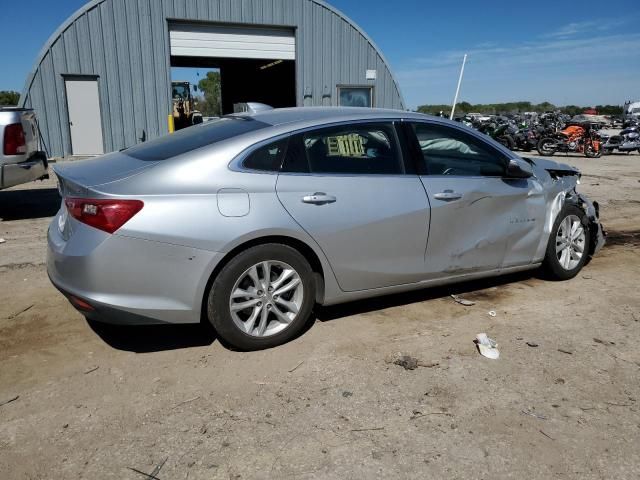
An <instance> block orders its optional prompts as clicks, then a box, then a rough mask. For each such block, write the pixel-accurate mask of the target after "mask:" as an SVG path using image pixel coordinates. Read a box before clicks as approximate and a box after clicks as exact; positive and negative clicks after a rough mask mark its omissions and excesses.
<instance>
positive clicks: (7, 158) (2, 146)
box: [0, 107, 48, 190]
mask: <svg viewBox="0 0 640 480" xmlns="http://www.w3.org/2000/svg"><path fill="white" fill-rule="evenodd" d="M44 178H48V174H47V156H46V155H45V153H44V152H42V151H41V150H40V135H39V133H38V124H37V123H36V114H35V112H34V111H33V110H31V109H28V108H17V107H2V108H0V190H1V189H3V188H9V187H13V186H14V185H20V184H21V183H27V182H31V181H33V180H41V179H44Z"/></svg>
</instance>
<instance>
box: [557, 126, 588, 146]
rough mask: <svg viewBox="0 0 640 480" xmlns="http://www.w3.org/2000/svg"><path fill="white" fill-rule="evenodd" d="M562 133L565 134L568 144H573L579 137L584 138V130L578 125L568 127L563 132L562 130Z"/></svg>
mask: <svg viewBox="0 0 640 480" xmlns="http://www.w3.org/2000/svg"><path fill="white" fill-rule="evenodd" d="M562 133H563V134H565V135H566V136H567V137H569V141H570V142H575V141H576V140H578V139H579V138H580V137H583V136H584V134H585V129H584V128H582V127H580V126H578V125H570V126H568V127H567V128H565V129H564V130H562Z"/></svg>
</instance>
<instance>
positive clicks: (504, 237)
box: [406, 122, 545, 278]
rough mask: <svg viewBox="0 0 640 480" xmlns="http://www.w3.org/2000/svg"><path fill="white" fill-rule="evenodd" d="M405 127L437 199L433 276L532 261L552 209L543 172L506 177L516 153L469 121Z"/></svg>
mask: <svg viewBox="0 0 640 480" xmlns="http://www.w3.org/2000/svg"><path fill="white" fill-rule="evenodd" d="M406 131H407V133H408V135H409V136H410V137H411V136H412V137H413V139H414V142H413V146H414V152H415V157H416V158H417V161H418V165H417V167H418V168H419V172H420V179H421V181H422V183H423V184H424V187H425V189H426V191H427V195H428V197H429V201H430V204H431V227H430V233H429V243H428V245H427V250H426V257H425V270H426V272H427V278H438V277H446V276H452V275H459V274H466V273H475V272H482V271H490V270H496V269H499V268H503V267H511V266H520V265H527V264H530V263H531V262H532V260H533V257H534V255H535V252H536V249H537V247H538V245H539V243H540V235H541V232H542V226H543V222H544V213H545V201H544V191H543V189H542V186H541V185H540V183H539V182H538V180H537V179H536V178H535V177H531V178H524V179H523V178H507V176H506V167H507V165H508V162H509V156H508V155H507V154H506V153H505V152H503V151H501V150H500V149H499V148H497V147H495V146H494V145H493V144H492V143H491V142H490V141H487V140H484V139H483V138H481V136H480V134H476V133H472V132H471V131H467V130H466V129H463V128H462V127H457V126H452V125H448V124H444V123H437V122H433V123H431V122H412V123H410V125H409V126H408V127H406Z"/></svg>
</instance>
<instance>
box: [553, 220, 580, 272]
mask: <svg viewBox="0 0 640 480" xmlns="http://www.w3.org/2000/svg"><path fill="white" fill-rule="evenodd" d="M585 241H586V232H585V229H584V226H583V225H582V222H581V221H580V219H579V218H578V217H577V216H576V215H568V216H567V217H565V218H564V220H562V222H561V223H560V226H559V227H558V233H557V234H556V255H557V257H558V262H559V263H560V266H561V267H562V268H563V269H565V270H573V269H574V268H576V267H577V266H578V264H579V263H580V260H582V257H583V255H584V247H585Z"/></svg>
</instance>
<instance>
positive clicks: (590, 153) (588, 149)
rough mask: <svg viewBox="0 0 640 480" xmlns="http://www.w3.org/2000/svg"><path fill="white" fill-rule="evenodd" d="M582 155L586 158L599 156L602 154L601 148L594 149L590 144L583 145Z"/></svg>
mask: <svg viewBox="0 0 640 480" xmlns="http://www.w3.org/2000/svg"><path fill="white" fill-rule="evenodd" d="M584 156H585V157H587V158H600V157H601V156H602V149H601V148H600V149H598V150H597V151H596V150H594V149H593V146H592V145H585V147H584Z"/></svg>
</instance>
